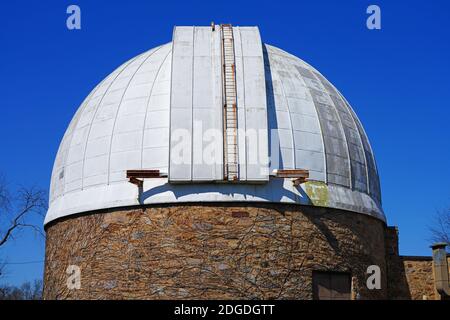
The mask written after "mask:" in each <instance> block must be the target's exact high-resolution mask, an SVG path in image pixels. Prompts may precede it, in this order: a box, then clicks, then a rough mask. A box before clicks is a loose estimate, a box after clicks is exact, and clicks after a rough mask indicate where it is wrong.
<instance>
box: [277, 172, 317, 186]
mask: <svg viewBox="0 0 450 320" xmlns="http://www.w3.org/2000/svg"><path fill="white" fill-rule="evenodd" d="M274 173H275V177H276V178H293V179H292V183H293V184H294V186H296V187H298V186H299V185H301V184H302V183H305V182H306V181H308V178H309V171H308V170H304V169H278V170H275V171H274Z"/></svg>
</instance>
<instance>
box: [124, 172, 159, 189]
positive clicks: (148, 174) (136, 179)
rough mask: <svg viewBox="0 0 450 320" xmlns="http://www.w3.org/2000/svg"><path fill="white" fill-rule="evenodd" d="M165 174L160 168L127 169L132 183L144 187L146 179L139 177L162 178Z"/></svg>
mask: <svg viewBox="0 0 450 320" xmlns="http://www.w3.org/2000/svg"><path fill="white" fill-rule="evenodd" d="M162 177H164V175H163V174H161V172H160V171H159V170H127V178H128V179H129V180H128V181H129V182H130V183H132V184H135V185H137V186H138V187H139V188H142V187H143V185H144V180H139V179H149V178H162Z"/></svg>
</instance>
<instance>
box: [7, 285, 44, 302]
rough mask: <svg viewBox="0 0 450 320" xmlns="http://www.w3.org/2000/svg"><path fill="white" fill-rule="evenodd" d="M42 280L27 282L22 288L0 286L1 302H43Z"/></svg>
mask: <svg viewBox="0 0 450 320" xmlns="http://www.w3.org/2000/svg"><path fill="white" fill-rule="evenodd" d="M41 299H42V280H35V281H34V283H33V284H31V283H30V282H25V283H24V284H22V285H21V286H20V287H16V286H0V300H41Z"/></svg>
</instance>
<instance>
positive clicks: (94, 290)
mask: <svg viewBox="0 0 450 320" xmlns="http://www.w3.org/2000/svg"><path fill="white" fill-rule="evenodd" d="M385 229H386V227H385V225H384V223H383V222H381V221H379V220H377V219H375V218H372V217H370V216H366V215H363V214H355V213H351V212H347V211H342V210H334V209H328V208H327V209H325V208H317V207H306V206H298V205H281V204H244V203H240V204H239V203H229V204H224V203H220V204H201V205H200V204H192V205H176V206H173V205H172V206H170V205H160V206H151V207H142V208H127V209H116V210H113V209H111V210H105V211H102V212H94V213H90V214H83V215H77V216H69V217H67V218H65V219H60V220H58V221H55V222H52V223H51V224H50V225H48V226H47V227H46V232H47V243H46V262H45V278H44V297H45V299H312V272H313V271H314V270H320V271H338V272H349V273H351V275H352V288H353V296H355V294H356V293H358V294H359V297H360V298H361V299H386V298H387V297H388V296H387V294H388V290H387V277H386V274H387V269H386V244H385ZM69 265H76V266H79V267H80V270H81V279H80V280H81V288H80V289H68V286H67V279H68V277H69V274H67V273H66V271H67V268H68V266H69ZM369 265H378V266H380V268H381V275H382V281H381V283H382V289H381V290H368V289H367V288H366V279H367V274H366V269H367V267H368V266H369Z"/></svg>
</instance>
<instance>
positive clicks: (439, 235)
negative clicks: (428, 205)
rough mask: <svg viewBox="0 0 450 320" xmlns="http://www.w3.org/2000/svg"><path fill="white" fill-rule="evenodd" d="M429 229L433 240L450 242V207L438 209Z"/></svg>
mask: <svg viewBox="0 0 450 320" xmlns="http://www.w3.org/2000/svg"><path fill="white" fill-rule="evenodd" d="M429 229H430V233H431V240H432V241H433V242H445V243H450V208H447V209H444V210H440V211H437V212H436V214H435V216H434V219H433V225H432V226H431V227H429Z"/></svg>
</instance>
